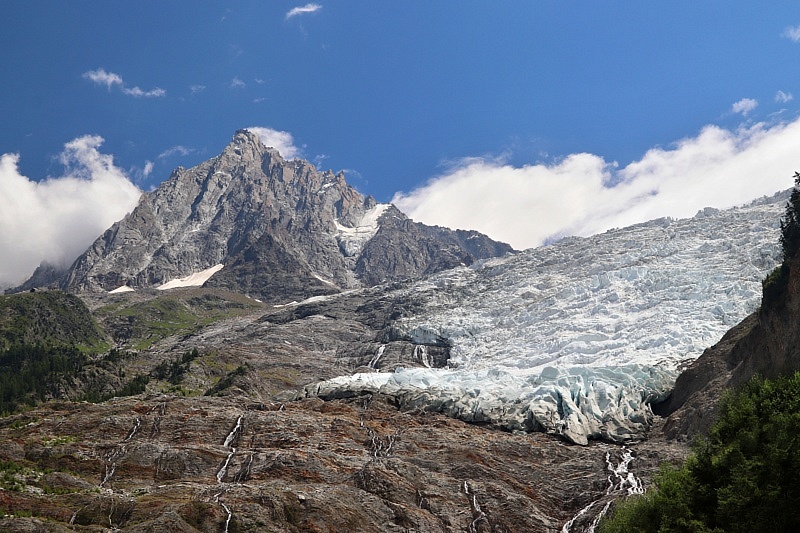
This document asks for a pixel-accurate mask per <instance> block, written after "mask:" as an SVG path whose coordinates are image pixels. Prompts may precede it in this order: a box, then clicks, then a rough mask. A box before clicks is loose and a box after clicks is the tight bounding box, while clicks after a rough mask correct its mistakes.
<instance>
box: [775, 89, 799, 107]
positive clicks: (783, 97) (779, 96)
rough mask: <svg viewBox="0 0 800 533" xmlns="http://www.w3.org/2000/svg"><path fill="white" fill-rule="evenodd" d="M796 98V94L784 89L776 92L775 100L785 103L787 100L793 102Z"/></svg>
mask: <svg viewBox="0 0 800 533" xmlns="http://www.w3.org/2000/svg"><path fill="white" fill-rule="evenodd" d="M792 100H794V95H793V94H792V93H787V92H784V91H778V92H777V93H775V101H776V102H779V103H781V104H785V103H786V102H791V101H792Z"/></svg>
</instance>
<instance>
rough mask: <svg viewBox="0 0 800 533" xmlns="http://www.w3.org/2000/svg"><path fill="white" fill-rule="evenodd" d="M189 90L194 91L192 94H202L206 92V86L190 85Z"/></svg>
mask: <svg viewBox="0 0 800 533" xmlns="http://www.w3.org/2000/svg"><path fill="white" fill-rule="evenodd" d="M189 90H190V91H192V94H197V93H201V92H203V91H205V90H206V86H205V85H190V86H189Z"/></svg>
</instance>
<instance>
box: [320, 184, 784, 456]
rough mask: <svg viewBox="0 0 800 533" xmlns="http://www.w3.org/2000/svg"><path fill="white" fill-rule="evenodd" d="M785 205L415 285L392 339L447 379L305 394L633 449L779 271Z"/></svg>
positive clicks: (770, 201) (337, 386) (406, 376)
mask: <svg viewBox="0 0 800 533" xmlns="http://www.w3.org/2000/svg"><path fill="white" fill-rule="evenodd" d="M787 197H788V193H779V194H776V195H775V196H773V197H771V198H763V199H761V200H759V201H756V202H753V203H752V204H749V205H747V206H742V207H736V208H732V209H728V210H717V209H713V208H706V209H703V210H701V211H700V212H698V213H697V215H695V216H694V217H693V218H690V219H681V220H675V219H670V218H662V219H657V220H653V221H650V222H647V223H643V224H638V225H634V226H631V227H627V228H622V229H614V230H610V231H607V232H605V233H603V234H599V235H595V236H592V237H585V238H584V237H568V238H565V239H563V240H560V241H558V242H556V243H554V244H551V245H548V246H543V247H540V248H535V249H530V250H527V251H524V252H521V253H517V254H513V255H507V256H505V257H502V258H496V259H489V260H483V261H479V262H477V263H475V264H473V265H471V266H469V267H462V268H457V269H454V270H449V271H445V272H442V273H439V274H436V275H434V276H432V277H429V278H426V279H424V280H422V281H419V282H416V283H414V284H412V285H411V286H410V287H407V288H404V289H400V290H402V291H409V292H411V293H413V294H414V296H415V298H417V299H419V300H420V301H422V302H423V303H424V311H422V312H421V313H417V314H415V315H414V316H412V317H405V318H401V319H399V321H398V322H397V323H396V324H395V327H396V328H398V330H399V331H400V332H401V333H402V334H403V335H405V336H406V337H408V338H411V339H413V342H414V343H416V344H417V345H419V346H425V345H428V344H432V342H433V341H432V340H433V339H436V338H439V339H442V338H444V339H447V340H448V342H449V343H450V345H451V357H450V360H449V363H448V366H447V367H446V368H426V367H419V368H417V367H415V368H400V369H395V371H394V372H376V371H374V370H373V371H372V372H361V373H357V374H353V375H345V376H340V377H337V378H334V379H331V380H327V381H323V382H320V383H315V384H313V385H309V386H307V387H306V389H305V392H304V394H305V395H314V396H319V397H323V398H327V397H341V396H344V395H348V394H355V393H364V392H371V393H381V394H385V395H389V396H391V397H393V398H394V399H395V400H396V402H397V403H398V405H401V406H402V407H404V408H408V409H413V408H422V409H427V410H436V411H441V412H444V413H447V414H449V415H451V416H454V417H457V418H460V419H462V420H466V421H469V422H484V423H491V424H495V425H498V426H500V427H502V428H504V429H507V430H510V431H525V432H531V431H546V432H550V433H555V434H559V435H562V436H563V437H564V438H566V439H567V440H569V441H571V442H574V443H577V444H587V443H588V440H589V439H604V440H609V441H613V442H627V441H630V440H636V439H639V438H642V437H643V435H644V434H645V432H646V430H647V428H648V427H649V426H650V424H651V423H652V420H653V416H654V415H653V413H652V410H651V408H650V403H651V402H655V401H659V400H661V399H664V398H666V396H667V395H668V394H669V392H670V390H671V387H672V386H673V384H674V381H675V378H676V377H677V375H678V373H679V371H680V368H681V367H682V365H685V364H687V363H688V362H690V361H692V360H694V359H696V358H697V357H698V356H699V355H700V354H701V353H702V351H703V350H704V349H705V348H707V347H709V346H711V345H713V344H714V343H716V342H717V341H718V340H719V339H720V337H721V336H722V335H723V334H724V333H725V332H726V331H727V330H728V329H730V328H731V327H732V326H733V325H735V324H736V323H738V322H739V321H741V320H742V319H743V318H744V317H746V316H747V315H748V314H750V313H752V312H753V311H755V310H757V308H758V306H759V305H760V298H761V280H762V279H763V278H764V277H765V275H766V274H767V273H769V271H770V270H772V269H773V268H774V267H775V266H776V265H777V264H778V263H779V262H780V260H781V248H780V245H779V233H780V230H779V221H780V217H781V215H782V213H783V209H784V206H785V204H786V198H787ZM379 357H380V353H379V352H376V354H375V356H374V358H373V359H374V360H377V358H379ZM422 363H423V361H420V364H422ZM370 366H373V365H370Z"/></svg>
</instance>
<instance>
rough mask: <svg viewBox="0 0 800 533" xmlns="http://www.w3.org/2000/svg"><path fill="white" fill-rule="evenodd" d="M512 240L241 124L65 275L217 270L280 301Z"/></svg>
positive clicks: (456, 259) (114, 277) (117, 278)
mask: <svg viewBox="0 0 800 533" xmlns="http://www.w3.org/2000/svg"><path fill="white" fill-rule="evenodd" d="M385 220H386V221H389V222H390V223H389V224H384V221H385ZM401 220H402V221H403V223H402V224H399V223H398V221H401ZM467 237H469V238H467ZM511 250H512V249H511V247H510V246H508V245H505V244H502V243H497V242H495V241H492V240H491V239H489V238H488V237H486V236H485V235H481V234H477V233H475V234H474V235H472V234H470V235H466V234H465V233H464V232H454V231H451V230H448V229H446V228H432V227H428V226H425V225H423V224H418V223H415V222H413V221H411V220H408V219H407V217H405V215H403V214H402V213H400V211H398V210H397V209H396V208H394V207H390V206H389V205H388V204H378V203H377V202H376V201H375V199H374V198H372V197H369V196H366V197H365V196H364V195H362V194H361V193H360V192H358V191H357V190H356V189H355V188H353V187H351V186H350V185H348V184H347V182H346V180H345V175H344V173H343V172H339V173H338V174H334V173H333V172H332V171H330V170H327V171H319V170H317V169H316V168H315V167H314V165H312V164H311V163H309V162H308V161H305V160H302V159H292V160H288V161H287V160H286V159H284V158H283V157H282V156H281V154H280V153H279V152H278V151H277V150H276V149H274V148H271V147H267V146H265V145H264V143H263V142H262V141H261V139H260V138H259V136H258V135H257V134H256V133H254V132H251V131H248V130H239V131H237V132H236V133H235V134H234V136H233V138H232V140H231V142H230V143H229V144H228V145H227V146H226V147H225V148H224V149H223V150H222V152H221V153H220V154H219V155H217V156H216V157H213V158H211V159H209V160H207V161H204V162H202V163H200V164H199V165H197V166H195V167H192V168H188V169H187V168H183V167H178V168H177V169H175V170H174V171H173V172H172V174H171V175H170V177H169V178H168V179H167V180H166V181H164V182H163V183H162V184H161V186H159V187H158V189H156V190H155V191H152V192H149V193H146V194H144V195H142V198H141V200H140V202H139V205H137V207H136V208H135V209H134V210H133V212H131V213H130V214H129V215H127V216H126V217H125V218H124V219H123V220H121V221H119V222H117V223H116V224H114V225H113V226H112V227H111V228H109V229H108V230H107V231H106V232H105V233H104V234H103V235H102V236H101V237H100V238H98V239H97V241H95V242H94V243H93V244H92V246H90V247H89V249H88V250H87V251H86V252H85V253H84V254H83V255H81V256H80V257H79V258H78V259H77V260H76V261H75V263H74V264H73V265H72V266H71V267H70V269H69V270H68V272H67V273H66V274H65V275H64V276H63V277H62V278H60V280H59V282H58V284H59V286H60V287H61V288H63V289H65V290H68V291H72V292H76V291H77V292H80V291H94V292H97V291H111V290H116V289H118V288H120V287H124V288H125V289H126V290H128V289H134V290H136V289H140V288H148V287H150V288H153V287H156V288H157V287H160V286H162V285H164V284H167V283H168V282H171V281H173V282H174V280H179V279H182V278H184V277H189V276H193V275H195V274H197V273H199V272H207V271H210V269H214V273H213V278H211V279H209V280H207V283H208V284H209V286H217V287H222V288H225V289H228V290H233V291H236V292H242V293H245V294H250V295H252V296H254V297H257V298H259V299H264V300H267V301H272V302H284V301H292V300H296V299H304V298H308V297H310V296H315V295H320V294H329V293H332V292H338V291H340V290H343V289H352V288H357V287H362V286H369V285H374V284H376V283H382V282H384V281H392V280H396V279H406V278H413V277H416V276H420V275H424V274H429V273H431V272H436V271H439V270H442V269H446V268H452V267H455V266H459V265H461V264H470V263H471V262H473V261H475V260H476V259H481V258H486V257H492V256H496V255H502V254H504V253H506V252H509V251H511ZM218 265H222V269H221V270H220V269H219V267H218ZM202 279H203V280H204V281H205V280H206V278H202ZM173 285H174V283H173V284H171V285H170V286H173Z"/></svg>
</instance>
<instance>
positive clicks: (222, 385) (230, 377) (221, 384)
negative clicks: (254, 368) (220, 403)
mask: <svg viewBox="0 0 800 533" xmlns="http://www.w3.org/2000/svg"><path fill="white" fill-rule="evenodd" d="M249 369H250V367H249V366H248V365H247V364H244V365H240V366H238V367H237V368H236V370H234V371H233V372H228V374H227V375H226V376H225V377H224V378H222V379H220V380H219V381H218V382H217V384H216V385H214V386H213V387H211V388H210V389H208V390H207V391H206V392H205V394H203V396H216V395H218V394H219V393H221V392H222V391H224V390H225V389H227V388H230V387H231V386H232V385H233V382H234V380H235V379H236V378H237V377H238V376H244V375H245V374H247V371H248V370H249Z"/></svg>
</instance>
